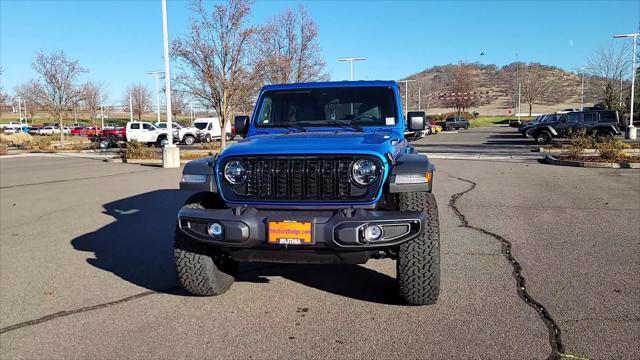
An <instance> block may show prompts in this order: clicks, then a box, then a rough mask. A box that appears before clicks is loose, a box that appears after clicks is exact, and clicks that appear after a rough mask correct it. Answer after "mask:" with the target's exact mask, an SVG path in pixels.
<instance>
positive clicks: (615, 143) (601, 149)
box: [596, 139, 629, 160]
mask: <svg viewBox="0 0 640 360" xmlns="http://www.w3.org/2000/svg"><path fill="white" fill-rule="evenodd" d="M628 148H629V146H628V145H627V144H625V143H624V142H622V141H621V140H618V139H609V140H607V141H604V142H601V143H596V149H598V153H600V157H601V158H603V159H605V160H617V159H620V158H622V157H624V156H625V154H624V150H625V149H628Z"/></svg>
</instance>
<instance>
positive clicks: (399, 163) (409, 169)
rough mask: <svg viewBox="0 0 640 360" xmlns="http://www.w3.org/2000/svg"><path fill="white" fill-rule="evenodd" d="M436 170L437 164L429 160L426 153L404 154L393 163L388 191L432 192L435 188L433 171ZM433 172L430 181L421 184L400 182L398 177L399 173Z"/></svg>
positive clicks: (388, 181) (422, 173)
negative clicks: (397, 180)
mask: <svg viewBox="0 0 640 360" xmlns="http://www.w3.org/2000/svg"><path fill="white" fill-rule="evenodd" d="M435 171H436V167H435V165H434V164H433V163H432V162H431V161H429V158H428V157H427V156H426V155H424V154H418V153H411V154H402V155H400V156H398V158H396V159H395V161H394V162H393V163H392V164H391V170H390V171H389V179H388V180H387V186H386V188H387V191H388V192H389V193H403V192H424V191H427V192H430V191H431V189H432V188H433V173H434V172H435ZM426 173H431V175H430V181H429V182H427V183H419V184H398V183H397V182H396V179H397V177H398V175H408V174H421V175H424V174H426Z"/></svg>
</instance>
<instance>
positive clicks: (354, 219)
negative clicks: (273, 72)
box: [174, 81, 440, 305]
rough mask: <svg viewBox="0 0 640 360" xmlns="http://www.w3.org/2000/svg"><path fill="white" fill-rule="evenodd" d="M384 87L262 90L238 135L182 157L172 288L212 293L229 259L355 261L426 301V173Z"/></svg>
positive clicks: (431, 220) (229, 275)
mask: <svg viewBox="0 0 640 360" xmlns="http://www.w3.org/2000/svg"><path fill="white" fill-rule="evenodd" d="M401 104H402V102H401V98H400V95H399V93H398V87H397V85H396V83H395V82H393V81H348V82H347V81H345V82H324V83H307V84H286V85H270V86H265V87H264V88H263V89H262V91H261V92H260V95H259V97H258V101H257V105H256V107H255V110H254V113H253V116H252V117H251V118H249V117H248V116H238V117H236V118H235V119H234V121H235V128H236V133H237V134H240V135H242V136H243V137H244V139H242V140H240V141H239V142H238V143H237V144H234V145H232V146H230V147H228V148H227V149H225V150H224V151H222V152H221V153H220V154H219V155H218V156H215V157H213V158H207V159H200V160H194V161H191V162H189V163H188V164H187V165H186V166H185V168H184V171H183V175H182V180H181V182H180V188H181V189H185V190H190V191H193V192H194V194H193V195H192V196H191V197H190V198H189V200H188V201H187V203H186V204H185V205H184V206H183V207H182V208H181V209H180V211H179V213H178V226H177V229H176V235H175V244H174V247H175V263H176V269H177V274H178V279H179V282H180V284H181V285H182V286H183V287H184V288H185V289H186V290H187V291H189V292H190V293H192V294H196V295H219V294H222V293H224V292H225V291H226V290H227V289H228V288H229V286H230V285H231V284H232V282H233V280H234V277H233V275H234V272H235V271H236V270H237V268H238V263H239V262H252V261H261V262H279V263H305V264H310V263H313V264H328V263H347V264H362V263H365V262H366V261H368V260H369V259H372V258H374V259H381V258H391V259H394V260H396V269H397V279H398V285H399V292H400V296H401V297H402V298H403V299H404V300H405V301H406V302H407V303H408V304H414V305H423V304H433V303H435V302H436V300H437V298H438V292H439V286H440V244H439V242H440V234H439V225H438V208H437V204H436V200H435V198H434V196H433V194H432V192H431V189H432V187H433V172H434V170H435V168H434V166H433V164H431V163H430V162H429V160H428V158H427V157H426V156H425V155H421V154H417V153H416V152H415V150H414V148H413V147H412V146H410V145H409V144H408V142H407V141H406V140H405V138H404V134H405V132H406V131H407V132H410V131H421V130H423V129H424V127H425V124H424V118H421V117H414V118H412V119H410V120H409V121H408V122H405V119H404V115H403V111H402V105H401Z"/></svg>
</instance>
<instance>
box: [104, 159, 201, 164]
mask: <svg viewBox="0 0 640 360" xmlns="http://www.w3.org/2000/svg"><path fill="white" fill-rule="evenodd" d="M104 161H105V162H110V163H117V164H138V165H162V159H120V158H113V159H105V160H104ZM189 161H191V160H180V164H186V163H188V162H189Z"/></svg>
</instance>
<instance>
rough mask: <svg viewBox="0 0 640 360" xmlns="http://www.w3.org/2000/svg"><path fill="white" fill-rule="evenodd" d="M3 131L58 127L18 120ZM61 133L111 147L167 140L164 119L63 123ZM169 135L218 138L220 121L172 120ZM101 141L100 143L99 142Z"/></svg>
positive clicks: (56, 130)
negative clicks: (122, 123)
mask: <svg viewBox="0 0 640 360" xmlns="http://www.w3.org/2000/svg"><path fill="white" fill-rule="evenodd" d="M2 128H3V130H4V132H5V133H7V134H13V133H17V132H24V133H29V134H31V135H55V134H60V131H61V129H60V126H58V125H56V124H44V125H25V124H18V123H9V124H3V126H2ZM226 130H227V131H226V132H225V137H226V139H227V140H231V139H232V138H233V137H234V133H235V129H234V127H233V126H232V125H231V124H228V126H227V129H226ZM62 132H63V133H64V134H69V135H76V136H87V137H89V138H91V140H92V141H96V142H100V143H101V146H103V147H106V146H111V145H115V144H117V143H119V142H126V141H131V140H135V141H139V142H142V143H146V144H150V145H151V144H154V145H158V146H165V145H166V144H167V143H168V137H169V136H168V134H169V132H168V130H167V123H166V122H155V123H153V122H147V121H130V122H128V123H127V124H126V125H125V126H117V125H114V124H108V125H106V126H104V128H100V127H98V126H73V127H69V126H64V127H63V128H62ZM172 135H173V139H174V143H182V144H185V145H193V144H194V143H196V142H211V141H214V140H218V139H220V137H221V129H220V122H219V119H218V118H217V117H213V118H198V119H195V121H194V123H193V126H185V125H182V124H179V123H176V122H174V123H172ZM103 144H104V145H103Z"/></svg>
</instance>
